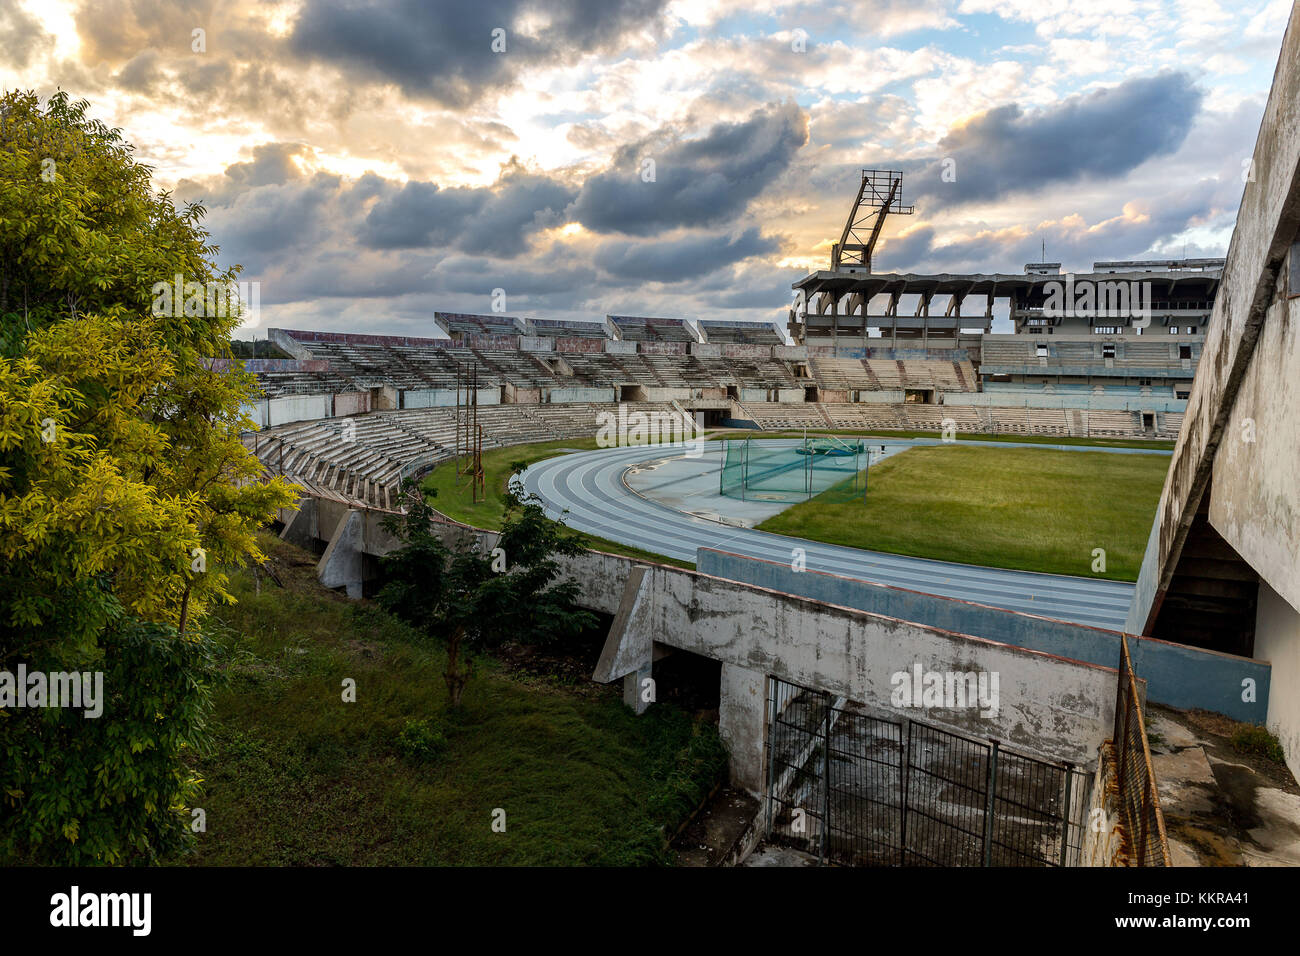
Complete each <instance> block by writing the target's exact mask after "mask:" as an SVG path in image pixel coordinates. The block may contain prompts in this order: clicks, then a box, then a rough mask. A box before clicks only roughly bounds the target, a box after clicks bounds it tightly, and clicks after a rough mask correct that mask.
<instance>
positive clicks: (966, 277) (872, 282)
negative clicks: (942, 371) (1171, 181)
mask: <svg viewBox="0 0 1300 956" xmlns="http://www.w3.org/2000/svg"><path fill="white" fill-rule="evenodd" d="M1220 274H1221V271H1220V270H1213V271H1209V270H1207V271H1204V272H1181V271H1161V272H1077V273H1073V275H1074V281H1075V282H1080V281H1085V282H1088V281H1091V282H1125V281H1132V282H1152V283H1160V284H1162V285H1163V286H1164V289H1165V291H1168V290H1170V289H1173V288H1175V287H1178V286H1192V287H1197V286H1199V287H1204V288H1205V289H1206V291H1207V292H1213V291H1214V289H1216V288H1217V287H1218V284H1219V276H1220ZM1067 278H1068V276H1066V275H1063V274H1057V275H1025V274H1023V273H1001V272H995V273H987V272H972V273H947V272H945V273H940V274H937V275H920V274H917V273H912V272H908V273H897V272H888V273H885V272H879V273H866V272H813V273H811V274H809V275H807V276H805V277H804V278H802V279H800V280H799V281H797V282H794V283H791V288H793V289H801V290H803V292H804V294H805V296H806V297H807V298H809V299H811V298H812V297H813V296H814V295H816V294H818V293H826V294H827V295H831V296H834V297H835V298H836V299H839V298H842V297H843V296H846V295H854V294H862V295H866V296H874V295H894V294H898V295H923V294H925V295H992V296H1009V295H1012V294H1015V293H1018V292H1028V291H1030V290H1032V289H1035V288H1036V287H1039V286H1042V285H1044V284H1045V283H1048V282H1063V281H1065V280H1066V279H1067ZM1188 291H1191V290H1190V289H1189V290H1188Z"/></svg>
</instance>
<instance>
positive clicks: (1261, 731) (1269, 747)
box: [1231, 724, 1286, 763]
mask: <svg viewBox="0 0 1300 956" xmlns="http://www.w3.org/2000/svg"><path fill="white" fill-rule="evenodd" d="M1231 743H1232V749H1233V750H1235V751H1237V753H1239V754H1254V755H1255V756H1256V757H1263V758H1264V759H1265V760H1272V761H1273V762H1274V763H1286V756H1285V755H1284V754H1283V753H1282V744H1281V743H1279V742H1278V739H1277V738H1276V737H1274V736H1273V735H1272V734H1271V733H1269V732H1268V728H1266V727H1262V726H1260V725H1259V724H1239V725H1238V726H1237V729H1236V730H1234V731H1233V732H1232V738H1231Z"/></svg>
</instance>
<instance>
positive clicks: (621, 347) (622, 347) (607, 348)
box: [590, 339, 636, 355]
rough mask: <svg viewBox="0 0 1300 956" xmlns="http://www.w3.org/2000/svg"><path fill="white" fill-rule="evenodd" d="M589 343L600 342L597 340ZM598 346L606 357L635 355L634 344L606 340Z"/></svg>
mask: <svg viewBox="0 0 1300 956" xmlns="http://www.w3.org/2000/svg"><path fill="white" fill-rule="evenodd" d="M590 341H592V342H600V340H599V339H591V340H590ZM600 346H601V348H602V350H603V351H604V352H605V353H606V354H607V355H636V343H635V342H622V341H618V342H616V341H614V340H613V339H607V340H605V341H604V342H600Z"/></svg>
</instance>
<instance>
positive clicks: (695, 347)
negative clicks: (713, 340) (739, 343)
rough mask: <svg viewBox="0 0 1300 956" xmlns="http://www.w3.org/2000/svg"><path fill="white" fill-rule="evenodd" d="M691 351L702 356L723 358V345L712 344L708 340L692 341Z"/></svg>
mask: <svg viewBox="0 0 1300 956" xmlns="http://www.w3.org/2000/svg"><path fill="white" fill-rule="evenodd" d="M690 346H691V348H690V353H691V354H692V355H698V356H699V357H700V358H722V346H721V345H716V344H710V343H708V342H692V343H690Z"/></svg>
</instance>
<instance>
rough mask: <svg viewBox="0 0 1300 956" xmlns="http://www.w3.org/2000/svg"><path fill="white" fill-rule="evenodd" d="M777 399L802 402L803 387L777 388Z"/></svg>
mask: <svg viewBox="0 0 1300 956" xmlns="http://www.w3.org/2000/svg"><path fill="white" fill-rule="evenodd" d="M776 400H777V401H778V402H786V403H792V402H802V401H803V389H802V388H778V389H777V390H776Z"/></svg>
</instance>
